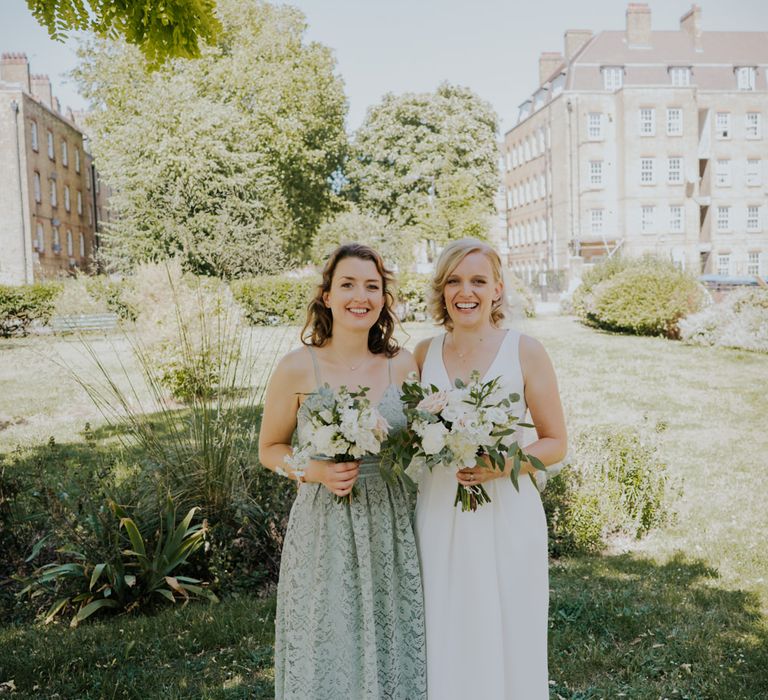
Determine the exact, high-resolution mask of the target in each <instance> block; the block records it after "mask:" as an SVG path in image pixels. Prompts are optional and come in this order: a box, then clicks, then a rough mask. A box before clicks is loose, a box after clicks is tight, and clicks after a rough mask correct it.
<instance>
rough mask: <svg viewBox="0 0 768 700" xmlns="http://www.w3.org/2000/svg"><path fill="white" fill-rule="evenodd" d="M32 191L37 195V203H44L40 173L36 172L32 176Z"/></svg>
mask: <svg viewBox="0 0 768 700" xmlns="http://www.w3.org/2000/svg"><path fill="white" fill-rule="evenodd" d="M32 189H33V192H34V195H35V201H36V202H37V203H38V204H40V203H41V202H42V201H43V185H42V182H41V180H40V173H39V172H37V170H35V172H34V174H33V175H32Z"/></svg>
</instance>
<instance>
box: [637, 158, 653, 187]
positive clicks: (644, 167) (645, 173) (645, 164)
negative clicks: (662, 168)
mask: <svg viewBox="0 0 768 700" xmlns="http://www.w3.org/2000/svg"><path fill="white" fill-rule="evenodd" d="M640 184H641V185H647V186H650V185H655V184H656V159H655V158H641V159H640Z"/></svg>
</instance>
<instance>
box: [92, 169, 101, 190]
mask: <svg viewBox="0 0 768 700" xmlns="http://www.w3.org/2000/svg"><path fill="white" fill-rule="evenodd" d="M100 183H101V178H100V177H99V174H98V173H96V177H95V178H94V183H93V184H94V188H95V190H96V194H99V184H100Z"/></svg>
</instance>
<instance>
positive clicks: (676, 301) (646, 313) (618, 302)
mask: <svg viewBox="0 0 768 700" xmlns="http://www.w3.org/2000/svg"><path fill="white" fill-rule="evenodd" d="M603 265H605V269H602V270H601V266H598V267H597V268H595V270H596V271H597V272H595V271H592V272H595V274H594V275H593V276H592V277H591V278H590V279H589V280H588V282H587V284H588V289H589V291H588V292H583V293H581V294H580V295H579V297H578V298H576V299H575V300H574V307H575V309H576V310H577V312H578V313H579V314H580V316H581V318H582V320H584V321H585V322H586V323H589V324H590V325H594V326H596V327H598V328H603V329H605V330H610V331H618V332H621V333H633V334H635V335H663V336H666V337H667V338H677V337H678V335H679V328H678V323H679V321H680V319H681V318H683V317H685V316H687V315H688V314H690V313H693V312H695V311H698V310H699V309H700V308H701V307H702V305H703V304H704V301H705V299H706V295H705V293H704V290H703V289H702V287H701V285H699V283H698V282H697V280H696V279H695V278H694V277H693V276H692V275H690V274H688V273H685V272H682V271H680V270H678V269H677V268H676V267H675V266H674V265H673V264H672V263H671V262H669V261H665V260H661V259H653V258H649V257H645V258H640V259H635V260H621V259H619V260H617V261H616V262H612V261H611V260H609V261H607V262H606V263H603ZM608 272H611V274H608ZM606 275H608V276H607V277H606ZM601 276H602V277H603V279H602V281H600V282H598V283H597V284H594V282H595V281H596V280H597V279H599V278H600V277H601ZM585 277H586V275H585Z"/></svg>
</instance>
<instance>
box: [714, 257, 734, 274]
mask: <svg viewBox="0 0 768 700" xmlns="http://www.w3.org/2000/svg"><path fill="white" fill-rule="evenodd" d="M717 274H718V275H722V276H723V277H728V276H729V275H730V274H731V256H730V255H718V256H717Z"/></svg>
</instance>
